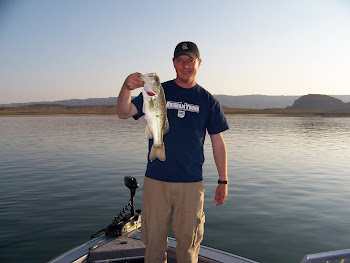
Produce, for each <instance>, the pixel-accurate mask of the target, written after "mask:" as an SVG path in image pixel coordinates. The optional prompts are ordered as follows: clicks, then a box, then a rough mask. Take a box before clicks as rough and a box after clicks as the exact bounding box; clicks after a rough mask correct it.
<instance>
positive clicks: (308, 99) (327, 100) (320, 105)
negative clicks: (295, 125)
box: [286, 94, 350, 110]
mask: <svg viewBox="0 0 350 263" xmlns="http://www.w3.org/2000/svg"><path fill="white" fill-rule="evenodd" d="M286 109H296V110H350V103H344V102H343V101H341V100H339V99H336V98H334V97H331V96H328V95H320V94H309V95H305V96H302V97H300V98H299V99H297V100H295V101H294V104H293V105H292V106H290V107H287V108H286Z"/></svg>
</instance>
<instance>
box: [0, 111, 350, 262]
mask: <svg viewBox="0 0 350 263" xmlns="http://www.w3.org/2000/svg"><path fill="white" fill-rule="evenodd" d="M228 122H229V125H230V127H231V129H230V130H228V131H226V132H225V133H224V138H225V141H226V146H227V152H228V172H229V179H230V184H229V196H228V198H227V202H226V204H225V205H223V206H220V207H216V206H215V203H214V201H213V199H214V191H215V187H216V182H217V178H218V176H217V174H216V168H215V164H214V161H213V156H212V152H211V145H210V139H209V137H208V138H207V141H206V144H205V152H206V163H205V165H204V178H205V179H204V184H205V187H206V193H205V207H204V209H205V213H206V224H205V236H204V240H203V243H202V244H205V245H208V246H212V247H215V248H218V249H222V250H225V251H228V252H232V253H235V254H238V255H241V256H245V257H248V258H251V259H253V260H256V261H259V262H262V263H274V262H276V263H277V262H284V263H295V262H299V261H300V260H301V259H302V258H303V256H304V255H305V254H308V253H317V252H322V251H329V250H338V249H346V248H350V209H349V207H350V142H349V139H350V136H349V135H350V118H316V117H311V118H308V117H254V116H242V117H240V116H230V117H228ZM144 125H145V122H144V121H143V120H140V121H135V120H133V119H130V120H119V119H118V118H117V117H115V116H87V117H84V116H74V117H73V116H68V117H3V118H0V135H1V136H0V182H1V188H0V229H1V231H0V261H1V262H23V259H25V262H26V263H31V262H46V261H47V260H49V259H51V258H53V257H54V256H56V255H58V254H60V253H62V252H64V251H66V250H68V249H70V248H72V247H73V246H76V245H78V244H80V243H82V242H83V241H87V240H89V238H90V235H91V234H93V233H95V232H97V231H98V230H100V229H101V228H104V227H105V226H107V225H108V224H109V223H110V222H111V220H112V219H113V218H114V216H115V215H117V213H118V212H119V209H121V208H122V207H124V205H125V204H126V203H127V202H128V199H129V190H128V189H127V188H126V187H125V186H124V182H123V178H124V176H127V175H131V176H135V177H136V178H137V179H138V181H139V183H140V185H141V186H142V183H143V174H144V170H145V165H146V158H147V157H146V155H147V139H146V138H145V136H144ZM141 200H142V188H140V189H138V190H137V193H136V200H135V203H136V207H137V208H141Z"/></svg>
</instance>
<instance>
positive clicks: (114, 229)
mask: <svg viewBox="0 0 350 263" xmlns="http://www.w3.org/2000/svg"><path fill="white" fill-rule="evenodd" d="M124 183H125V185H126V186H127V187H128V188H129V189H130V196H131V198H130V200H129V202H128V204H127V205H126V206H125V207H124V208H123V209H122V210H121V211H120V213H119V214H118V215H117V216H116V217H115V218H114V220H113V221H112V223H111V224H110V225H108V226H107V227H106V228H105V229H102V230H100V231H98V232H97V233H96V234H93V235H92V236H91V240H89V241H87V242H85V243H83V244H81V245H80V246H77V247H75V248H73V249H71V250H69V251H67V252H65V253H63V254H62V255H60V256H58V257H56V258H54V259H52V260H50V261H49V262H48V263H68V262H72V263H121V262H122V263H140V262H144V253H145V245H144V244H143V242H142V240H141V232H140V228H141V210H135V207H134V196H135V194H136V189H137V188H138V186H139V184H138V182H137V180H136V178H134V177H131V176H126V177H125V178H124ZM167 257H168V262H169V263H172V262H176V240H175V239H174V238H171V237H169V242H168V250H167ZM198 262H200V263H214V262H222V263H259V262H257V261H254V260H251V259H248V258H244V257H241V256H238V255H235V254H231V253H228V252H225V251H221V250H218V249H214V248H210V247H207V246H203V245H201V246H200V250H199V255H198ZM280 262H283V259H281V260H280ZM326 262H339V263H349V262H350V249H345V250H339V251H331V252H324V253H318V254H310V255H306V256H305V257H304V258H303V259H302V260H301V261H300V263H326Z"/></svg>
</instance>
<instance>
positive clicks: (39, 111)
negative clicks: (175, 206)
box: [0, 104, 350, 117]
mask: <svg viewBox="0 0 350 263" xmlns="http://www.w3.org/2000/svg"><path fill="white" fill-rule="evenodd" d="M223 110H224V113H225V115H227V116H242V117H244V116H257V117H350V110H328V111H325V110H323V111H321V110H313V111H311V110H293V109H241V108H238V109H233V108H228V107H225V106H224V107H223ZM56 116H57V117H60V116H117V107H116V105H89V106H65V105H55V104H37V105H29V106H19V107H0V117H56Z"/></svg>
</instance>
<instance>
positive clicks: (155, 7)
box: [0, 0, 350, 104]
mask: <svg viewBox="0 0 350 263" xmlns="http://www.w3.org/2000/svg"><path fill="white" fill-rule="evenodd" d="M181 41H193V42H195V43H196V44H197V45H198V48H199V50H200V53H201V58H202V64H201V66H200V69H199V71H198V74H197V83H198V84H200V85H201V86H203V87H204V88H205V89H207V90H208V91H209V92H210V93H212V94H214V95H217V94H225V95H234V96H237V95H251V94H261V95H284V96H287V95H307V94H326V95H350V1H349V0H293V1H281V0H215V1H214V0H191V1H190V0H187V1H183V0H179V1H164V0H158V1H156V0H150V1H138V0H133V1H121V0H120V1H119V0H115V1H109V0H101V1H95V0H94V1H92V0H74V1H70V0H59V1H58V0H57V1H46V0H0V104H5V103H21V102H33V101H36V102H37V101H55V100H64V99H86V98H105V97H116V96H118V94H119V91H120V88H121V86H122V84H123V82H124V80H125V78H126V77H127V76H128V75H129V74H131V73H133V72H141V73H149V72H156V73H157V74H158V76H159V77H160V79H161V81H167V80H170V79H174V78H175V70H174V67H173V64H172V57H173V52H174V48H175V46H176V45H177V44H178V43H179V42H181ZM139 92H140V90H137V91H136V92H135V94H134V95H137V94H138V93H139Z"/></svg>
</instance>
